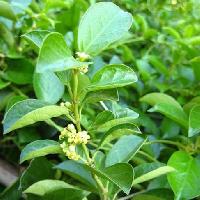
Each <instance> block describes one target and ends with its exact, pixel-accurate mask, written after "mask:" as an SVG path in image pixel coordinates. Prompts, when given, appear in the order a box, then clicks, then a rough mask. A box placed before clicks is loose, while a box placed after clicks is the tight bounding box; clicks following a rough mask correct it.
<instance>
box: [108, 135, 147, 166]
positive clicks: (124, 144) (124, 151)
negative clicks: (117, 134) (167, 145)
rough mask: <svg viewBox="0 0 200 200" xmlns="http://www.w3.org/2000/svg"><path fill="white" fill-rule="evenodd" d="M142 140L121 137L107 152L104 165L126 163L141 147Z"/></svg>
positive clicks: (134, 137) (126, 136) (135, 137)
mask: <svg viewBox="0 0 200 200" xmlns="http://www.w3.org/2000/svg"><path fill="white" fill-rule="evenodd" d="M143 143H144V139H143V138H141V137H139V136H136V135H125V136H123V137H121V138H120V139H119V140H118V141H117V142H116V143H115V144H114V145H113V147H112V149H111V150H110V151H109V153H108V155H107V157H106V161H105V164H106V166H107V167H108V166H111V165H114V164H116V163H119V162H128V161H129V160H130V159H131V158H132V157H133V156H134V155H135V154H136V153H137V151H138V150H139V149H140V148H141V147H142V145H143Z"/></svg>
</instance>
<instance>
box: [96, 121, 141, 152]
mask: <svg viewBox="0 0 200 200" xmlns="http://www.w3.org/2000/svg"><path fill="white" fill-rule="evenodd" d="M135 133H137V134H140V133H141V132H140V130H139V128H138V127H137V126H136V125H134V124H131V123H124V124H119V125H117V126H114V127H112V128H111V129H109V130H108V131H107V132H106V133H105V135H104V136H103V138H102V140H101V142H100V144H99V148H101V146H103V145H104V144H106V143H109V142H110V141H112V140H115V139H117V138H118V137H121V136H123V135H125V134H126V135H128V134H135Z"/></svg>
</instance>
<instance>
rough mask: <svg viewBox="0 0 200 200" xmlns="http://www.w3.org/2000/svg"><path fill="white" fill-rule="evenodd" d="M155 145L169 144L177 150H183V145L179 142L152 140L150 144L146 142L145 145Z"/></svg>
mask: <svg viewBox="0 0 200 200" xmlns="http://www.w3.org/2000/svg"><path fill="white" fill-rule="evenodd" d="M155 143H163V144H171V145H175V146H177V147H179V148H182V149H185V147H184V145H182V144H180V143H179V142H173V141H170V140H153V141H150V142H146V143H145V145H150V144H155Z"/></svg>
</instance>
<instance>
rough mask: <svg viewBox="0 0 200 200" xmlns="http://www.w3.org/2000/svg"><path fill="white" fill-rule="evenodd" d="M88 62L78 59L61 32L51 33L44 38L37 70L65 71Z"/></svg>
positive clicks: (40, 71)
mask: <svg viewBox="0 0 200 200" xmlns="http://www.w3.org/2000/svg"><path fill="white" fill-rule="evenodd" d="M84 65H86V63H81V62H79V61H77V60H76V59H75V58H73V56H72V55H71V51H70V49H69V48H68V47H67V44H66V42H65V40H64V37H63V36H62V35H61V34H60V33H56V32H53V33H49V34H48V35H47V36H46V37H45V39H44V40H43V43H42V46H41V48H40V52H39V57H38V61H37V65H36V72H37V73H43V72H46V71H54V72H55V71H64V70H69V69H73V68H78V67H83V66H84Z"/></svg>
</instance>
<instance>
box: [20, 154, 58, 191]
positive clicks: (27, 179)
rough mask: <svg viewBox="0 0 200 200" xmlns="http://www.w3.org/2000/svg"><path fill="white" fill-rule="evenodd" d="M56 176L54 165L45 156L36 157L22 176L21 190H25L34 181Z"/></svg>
mask: <svg viewBox="0 0 200 200" xmlns="http://www.w3.org/2000/svg"><path fill="white" fill-rule="evenodd" d="M53 178H55V170H53V165H52V163H51V162H49V161H48V160H47V159H46V158H45V157H39V158H34V159H33V160H32V161H31V162H30V164H29V166H28V167H27V168H26V170H25V171H24V172H23V174H22V175H21V177H20V186H19V189H20V190H25V189H27V188H28V187H29V186H31V185H32V184H33V183H35V182H37V181H40V180H44V179H53Z"/></svg>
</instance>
